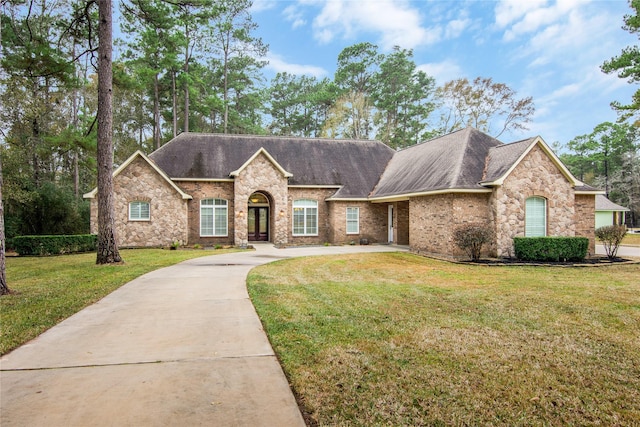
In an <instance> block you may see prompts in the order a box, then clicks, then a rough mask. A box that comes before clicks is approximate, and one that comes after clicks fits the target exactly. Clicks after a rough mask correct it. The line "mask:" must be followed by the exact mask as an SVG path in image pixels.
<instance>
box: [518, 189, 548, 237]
mask: <svg viewBox="0 0 640 427" xmlns="http://www.w3.org/2000/svg"><path fill="white" fill-rule="evenodd" d="M530 201H531V203H532V204H533V203H538V201H542V209H540V208H541V207H540V206H539V205H538V206H529V203H530ZM524 212H525V213H524V235H525V237H546V236H547V227H548V224H547V222H548V212H547V199H546V198H544V197H542V196H530V197H527V199H526V200H525V211H524ZM540 213H542V222H543V224H538V222H539V221H540V217H537V216H536V215H539V214H540ZM532 222H535V223H534V224H532ZM540 230H542V234H540Z"/></svg>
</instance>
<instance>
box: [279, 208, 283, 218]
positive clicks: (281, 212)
mask: <svg viewBox="0 0 640 427" xmlns="http://www.w3.org/2000/svg"><path fill="white" fill-rule="evenodd" d="M279 215H280V218H282V217H284V209H280V213H279Z"/></svg>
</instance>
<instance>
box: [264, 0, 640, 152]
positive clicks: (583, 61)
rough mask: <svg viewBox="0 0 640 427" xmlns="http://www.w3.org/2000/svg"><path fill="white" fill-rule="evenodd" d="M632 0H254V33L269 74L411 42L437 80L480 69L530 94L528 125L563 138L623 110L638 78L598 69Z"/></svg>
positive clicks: (323, 67)
mask: <svg viewBox="0 0 640 427" xmlns="http://www.w3.org/2000/svg"><path fill="white" fill-rule="evenodd" d="M629 13H631V8H630V7H629V4H628V3H627V1H626V0H606V1H605V0H600V1H586V0H560V1H544V0H542V1H538V0H515V1H488V0H487V1H451V0H436V1H426V0H420V1H410V0H395V1H394V0H254V6H253V10H252V16H253V20H254V21H255V22H256V23H257V24H258V25H259V29H258V35H259V36H260V37H262V40H263V42H265V43H266V44H268V45H269V54H268V58H267V59H268V60H269V65H268V66H267V68H266V69H265V74H266V77H267V79H269V80H270V79H271V77H273V76H274V75H275V73H277V72H281V71H287V72H289V73H293V74H298V75H300V74H307V75H312V76H316V77H329V78H333V74H334V72H335V68H336V61H337V57H338V54H339V53H340V52H341V51H342V49H344V48H345V47H347V46H350V45H353V44H355V43H359V42H364V41H368V42H371V43H374V44H376V45H378V46H379V48H380V50H381V52H383V53H387V52H389V51H390V50H391V49H392V48H393V46H394V45H398V46H400V47H402V48H406V49H413V51H414V60H415V62H416V64H417V65H418V67H419V68H420V69H422V70H424V71H425V72H427V74H429V75H431V76H433V77H435V78H436V81H437V83H438V84H442V83H444V82H445V81H448V80H452V79H456V78H461V77H467V78H469V79H470V80H471V79H473V78H475V77H478V76H482V77H491V78H493V80H494V81H496V82H500V83H506V84H507V85H508V86H510V87H511V88H512V89H514V90H516V92H517V94H518V96H519V97H525V96H532V97H533V99H534V102H535V105H536V113H535V116H534V117H533V120H532V123H530V124H529V130H527V131H522V132H518V133H512V134H509V135H507V134H504V135H503V136H502V137H501V139H502V140H503V141H504V142H510V141H512V140H518V139H522V138H524V137H529V136H534V135H540V136H542V138H543V139H544V140H545V141H546V142H547V143H548V144H553V143H554V142H556V141H557V142H560V143H561V144H566V143H567V142H568V141H569V140H571V139H572V138H574V137H575V136H577V135H582V134H585V133H590V132H591V131H592V130H593V128H594V126H596V125H597V124H599V123H602V122H604V121H614V120H615V119H616V118H617V116H616V114H615V112H613V111H612V110H611V108H610V106H609V103H610V102H611V101H613V100H619V101H622V102H628V101H629V100H630V99H631V94H632V93H633V92H634V91H635V89H636V88H637V86H634V85H630V84H628V83H627V82H625V81H624V80H621V79H619V78H617V77H616V76H609V75H606V74H604V73H602V72H601V71H600V65H601V64H602V62H603V61H605V60H607V59H610V58H611V57H612V56H615V55H618V54H619V53H620V51H621V50H622V48H624V47H625V46H629V45H633V44H637V42H638V39H637V37H635V36H633V35H631V34H629V33H628V32H626V31H624V30H623V29H622V28H621V26H622V24H623V22H622V19H623V16H624V15H625V14H629Z"/></svg>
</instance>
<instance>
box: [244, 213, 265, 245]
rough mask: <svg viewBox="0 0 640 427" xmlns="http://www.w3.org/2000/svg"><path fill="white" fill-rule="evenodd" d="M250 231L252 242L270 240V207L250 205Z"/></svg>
mask: <svg viewBox="0 0 640 427" xmlns="http://www.w3.org/2000/svg"><path fill="white" fill-rule="evenodd" d="M247 216H248V220H249V224H248V232H249V241H250V242H267V241H269V208H267V207H249V211H248V215H247Z"/></svg>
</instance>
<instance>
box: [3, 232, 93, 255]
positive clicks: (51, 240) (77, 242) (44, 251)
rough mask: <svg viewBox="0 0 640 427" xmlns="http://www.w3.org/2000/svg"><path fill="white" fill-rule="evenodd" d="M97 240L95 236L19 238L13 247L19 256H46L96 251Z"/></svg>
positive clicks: (12, 242) (16, 238)
mask: <svg viewBox="0 0 640 427" xmlns="http://www.w3.org/2000/svg"><path fill="white" fill-rule="evenodd" d="M97 240H98V236H96V235H95V234H78V235H72V236H65V235H59V236H17V237H14V238H13V239H11V245H12V247H13V249H15V251H16V252H17V253H18V254H19V255H23V256H25V255H26V256H29V255H36V256H45V255H61V254H71V253H77V252H91V251H95V250H96V242H97Z"/></svg>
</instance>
